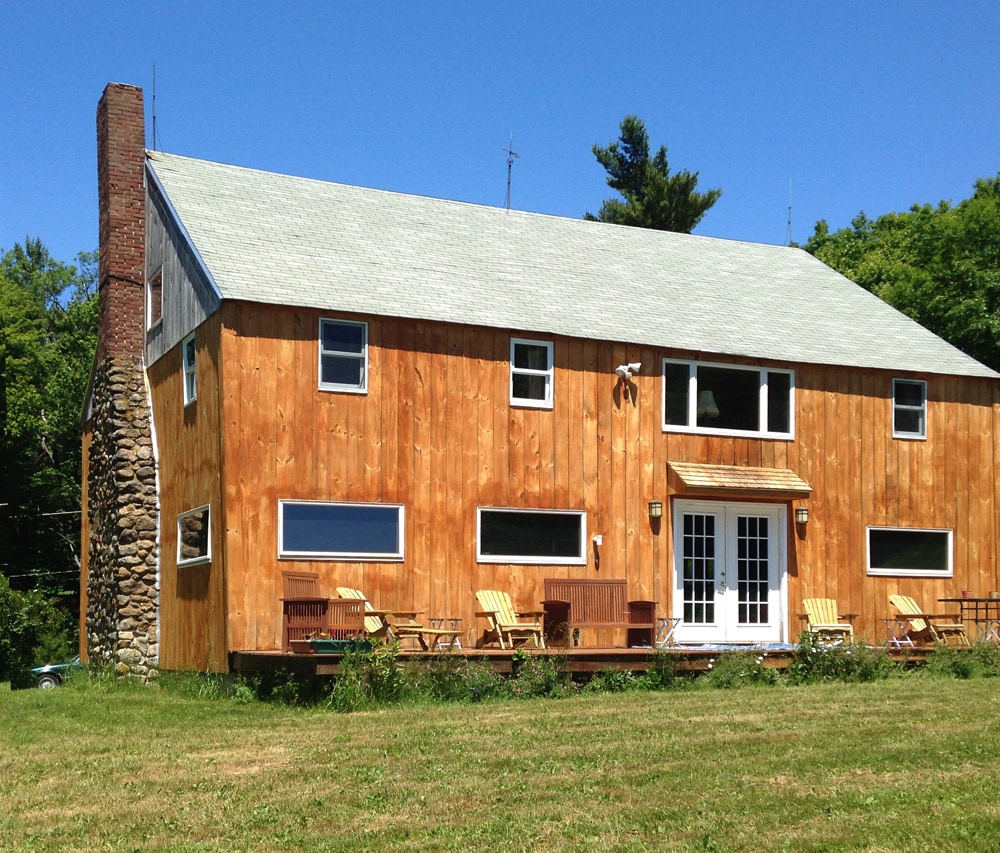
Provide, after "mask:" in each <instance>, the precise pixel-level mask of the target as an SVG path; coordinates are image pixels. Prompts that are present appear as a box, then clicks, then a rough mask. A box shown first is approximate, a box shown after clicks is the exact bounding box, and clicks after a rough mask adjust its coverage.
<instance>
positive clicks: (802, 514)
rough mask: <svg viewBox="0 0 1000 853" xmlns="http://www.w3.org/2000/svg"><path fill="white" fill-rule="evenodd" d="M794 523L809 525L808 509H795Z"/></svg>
mask: <svg viewBox="0 0 1000 853" xmlns="http://www.w3.org/2000/svg"><path fill="white" fill-rule="evenodd" d="M795 523H796V524H808V523H809V507H805V506H798V507H796V508H795Z"/></svg>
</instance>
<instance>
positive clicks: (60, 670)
mask: <svg viewBox="0 0 1000 853" xmlns="http://www.w3.org/2000/svg"><path fill="white" fill-rule="evenodd" d="M81 666H83V664H81V663H80V656H79V655H77V656H76V657H75V658H73V660H71V661H67V662H66V663H47V664H45V666H36V667H32V669H31V677H32V678H33V679H34V681H35V687H37V688H39V689H40V690H51V689H52V688H53V687H58V686H59V685H60V684H62V681H63V678H65V677H66V673H67V672H68V671H69V670H71V669H79V668H80V667H81Z"/></svg>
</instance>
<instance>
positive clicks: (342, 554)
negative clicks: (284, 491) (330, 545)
mask: <svg viewBox="0 0 1000 853" xmlns="http://www.w3.org/2000/svg"><path fill="white" fill-rule="evenodd" d="M303 505H312V506H321V507H331V508H349V507H353V508H358V507H360V508H372V509H375V508H378V509H394V510H396V513H397V515H396V524H397V531H396V541H397V542H398V543H399V548H398V550H397V551H390V552H383V551H336V550H330V551H304V550H294V549H288V548H285V507H287V506H303ZM405 542H406V508H405V507H404V506H403V504H391V503H375V502H352V501H302V500H286V499H281V500H279V501H278V559H279V560H351V561H354V562H367V561H375V562H380V563H381V562H395V563H399V562H402V561H403V557H404V554H405Z"/></svg>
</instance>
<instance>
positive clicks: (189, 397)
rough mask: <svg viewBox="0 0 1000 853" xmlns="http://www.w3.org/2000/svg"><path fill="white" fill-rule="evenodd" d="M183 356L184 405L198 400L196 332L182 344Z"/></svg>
mask: <svg viewBox="0 0 1000 853" xmlns="http://www.w3.org/2000/svg"><path fill="white" fill-rule="evenodd" d="M181 356H182V358H183V360H184V405H185V406H186V405H188V404H189V403H193V402H194V401H195V400H197V399H198V373H197V354H196V350H195V345H194V332H192V333H191V334H190V335H188V336H187V337H186V338H184V343H182V344H181Z"/></svg>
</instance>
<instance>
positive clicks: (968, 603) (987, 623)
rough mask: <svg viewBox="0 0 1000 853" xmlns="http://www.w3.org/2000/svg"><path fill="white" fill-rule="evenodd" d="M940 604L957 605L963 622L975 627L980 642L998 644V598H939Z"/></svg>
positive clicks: (999, 600) (999, 602) (999, 624)
mask: <svg viewBox="0 0 1000 853" xmlns="http://www.w3.org/2000/svg"><path fill="white" fill-rule="evenodd" d="M938 601H940V602H941V603H942V604H957V605H958V609H959V615H960V616H961V619H962V621H963V622H972V623H973V624H974V625H975V626H976V636H977V638H978V639H980V640H984V641H986V642H990V643H998V644H1000V598H939V599H938Z"/></svg>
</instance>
